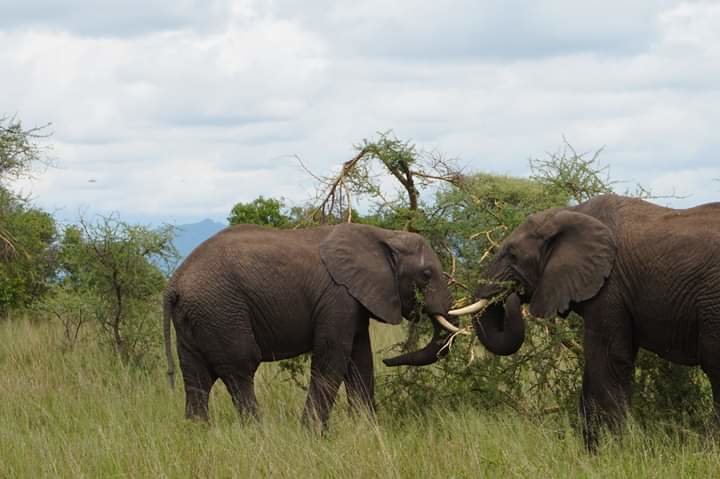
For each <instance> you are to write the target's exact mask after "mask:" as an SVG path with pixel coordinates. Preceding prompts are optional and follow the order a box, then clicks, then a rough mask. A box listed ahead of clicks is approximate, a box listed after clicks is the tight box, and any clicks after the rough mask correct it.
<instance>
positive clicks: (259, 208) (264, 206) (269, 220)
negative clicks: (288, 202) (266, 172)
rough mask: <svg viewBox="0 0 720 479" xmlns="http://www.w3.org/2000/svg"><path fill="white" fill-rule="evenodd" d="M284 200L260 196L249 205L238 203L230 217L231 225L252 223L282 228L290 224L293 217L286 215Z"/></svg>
mask: <svg viewBox="0 0 720 479" xmlns="http://www.w3.org/2000/svg"><path fill="white" fill-rule="evenodd" d="M285 209H286V208H285V203H284V201H283V200H282V199H275V198H264V197H262V196H258V197H257V198H255V199H254V200H253V201H251V202H249V203H237V204H236V205H235V206H233V208H232V210H231V211H230V216H228V222H229V223H230V224H231V225H237V224H243V223H250V224H255V225H263V226H272V227H275V228H282V227H285V226H287V225H288V224H290V222H291V217H290V216H288V215H286V214H285V213H284V212H283V211H284V210H285Z"/></svg>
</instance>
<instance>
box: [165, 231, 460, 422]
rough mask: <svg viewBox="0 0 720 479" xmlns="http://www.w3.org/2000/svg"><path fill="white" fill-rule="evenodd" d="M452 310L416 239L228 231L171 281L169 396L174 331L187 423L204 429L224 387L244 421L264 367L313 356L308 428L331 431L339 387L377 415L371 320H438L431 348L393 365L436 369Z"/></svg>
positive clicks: (386, 234)
mask: <svg viewBox="0 0 720 479" xmlns="http://www.w3.org/2000/svg"><path fill="white" fill-rule="evenodd" d="M417 291H420V292H421V293H422V295H421V296H422V297H423V299H424V301H422V304H418V295H417V294H416V292H417ZM450 303H451V295H450V292H449V290H448V288H447V284H446V281H445V278H444V277H443V274H442V269H441V265H440V261H439V259H438V257H437V255H436V254H435V253H434V252H433V250H432V249H431V247H430V246H429V245H428V243H427V242H426V241H425V240H424V239H423V238H422V237H421V236H419V235H417V234H414V233H407V232H398V231H389V230H384V229H381V228H376V227H372V226H366V225H354V224H343V225H338V226H324V227H318V228H310V229H301V230H274V229H269V228H264V227H259V226H255V225H238V226H234V227H230V228H227V229H225V230H223V231H221V232H220V233H218V234H217V235H215V236H213V237H212V238H210V239H208V240H207V241H205V242H204V243H203V244H201V245H200V246H198V247H197V248H196V249H195V251H193V252H192V253H191V254H190V256H188V258H187V259H186V260H185V261H184V262H183V263H182V264H181V265H180V267H179V268H178V269H177V271H176V272H175V274H174V275H173V276H172V278H171V279H170V282H169V284H168V287H167V290H166V293H165V299H164V316H165V318H164V330H165V348H166V354H167V357H168V365H169V369H168V375H169V378H170V381H171V384H172V382H173V375H174V366H173V355H172V350H171V339H170V321H171V320H172V323H173V325H174V327H175V332H176V336H177V353H178V356H179V358H180V368H181V370H182V374H183V379H184V384H185V397H186V405H185V412H186V416H187V417H190V418H200V419H207V416H208V395H209V393H210V389H211V388H212V386H213V384H214V383H215V381H216V380H217V379H218V378H219V379H221V380H222V381H223V382H224V383H225V385H226V387H227V388H228V391H229V392H230V395H231V397H232V399H233V402H234V404H235V406H236V407H237V409H238V410H239V411H240V412H241V413H243V414H250V415H256V414H257V401H256V398H255V393H254V387H253V378H254V375H255V371H256V370H257V368H258V366H259V365H260V363H261V362H265V361H275V360H280V359H285V358H291V357H294V356H297V355H299V354H302V353H306V352H312V361H311V376H310V387H309V390H308V395H307V400H306V403H305V408H304V411H303V421H304V422H308V421H315V420H318V421H320V422H321V423H322V424H323V425H325V424H326V422H327V419H328V416H329V413H330V410H331V408H332V405H333V402H334V400H335V396H336V394H337V391H338V388H339V386H340V384H341V383H342V382H343V381H344V382H345V385H346V388H347V392H348V398H349V400H350V401H351V403H352V404H353V405H356V406H361V407H366V408H368V409H370V410H373V394H374V378H373V360H372V351H371V347H370V336H369V332H368V323H369V319H370V318H371V317H372V318H377V319H378V320H380V321H382V322H385V323H389V324H398V323H400V322H401V321H402V319H403V317H406V318H415V316H416V315H415V314H414V313H415V311H416V309H417V308H418V307H422V311H423V312H424V313H425V314H427V315H429V316H430V317H431V318H433V319H434V320H433V326H434V331H435V333H434V335H433V338H432V339H431V341H430V342H429V343H428V345H427V346H425V347H424V348H423V349H421V350H419V351H414V352H411V353H408V354H405V355H402V356H399V357H397V358H393V359H388V360H386V361H385V362H386V363H387V364H389V365H398V364H411V365H423V364H430V363H432V362H434V361H436V360H437V358H438V357H439V356H442V354H443V352H444V351H445V350H444V349H443V346H444V345H445V343H446V342H447V340H448V339H449V337H450V334H449V331H448V330H450V331H454V330H456V327H455V325H454V324H451V323H450V322H448V320H447V319H446V316H447V311H448V309H449V307H450ZM415 319H417V318H415ZM441 326H443V327H444V328H447V329H443V327H441Z"/></svg>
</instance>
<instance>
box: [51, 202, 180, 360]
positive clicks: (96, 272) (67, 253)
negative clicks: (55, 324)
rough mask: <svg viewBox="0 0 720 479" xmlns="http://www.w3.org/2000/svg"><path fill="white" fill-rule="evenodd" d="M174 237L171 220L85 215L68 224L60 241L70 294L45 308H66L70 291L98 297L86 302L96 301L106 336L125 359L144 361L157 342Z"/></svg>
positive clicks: (57, 311) (59, 310)
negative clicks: (154, 224) (139, 221)
mask: <svg viewBox="0 0 720 479" xmlns="http://www.w3.org/2000/svg"><path fill="white" fill-rule="evenodd" d="M172 238H173V228H172V227H171V226H164V227H161V228H158V229H151V228H147V227H144V226H138V225H130V224H128V223H125V222H123V221H120V220H119V219H117V218H116V217H114V216H110V217H101V218H100V219H98V220H97V221H96V222H89V221H87V220H85V219H81V220H80V223H79V225H77V226H69V227H67V228H66V229H65V232H64V234H63V238H62V241H61V246H60V252H59V262H60V267H61V277H62V284H61V286H62V287H63V288H64V290H65V292H66V294H65V295H59V298H60V300H59V302H56V303H54V302H52V301H49V302H48V303H47V304H46V308H47V309H48V310H50V311H51V312H52V313H53V314H55V315H60V314H61V313H62V312H64V313H65V314H67V313H68V312H67V308H65V307H64V306H65V304H64V302H63V301H64V300H63V298H65V299H67V292H68V291H69V292H74V293H75V295H76V296H79V297H84V298H93V300H92V301H86V303H87V302H90V303H92V304H94V305H95V311H94V314H93V316H94V319H95V321H96V323H97V325H98V326H99V331H100V332H101V338H102V339H103V342H105V343H106V344H109V345H111V346H112V349H113V351H115V353H117V355H118V357H119V358H120V359H121V360H122V361H123V362H124V363H134V364H139V363H141V362H142V361H143V359H144V358H145V355H146V354H147V353H148V352H149V351H150V350H151V349H152V345H153V343H154V342H157V341H156V339H157V334H155V333H156V329H157V328H156V325H157V316H159V314H160V312H159V304H160V303H161V301H160V294H161V292H162V290H163V289H164V287H165V283H166V278H165V275H164V273H163V270H165V271H168V270H170V268H169V267H167V265H168V264H170V263H172V262H174V261H175V260H176V259H177V258H178V255H177V251H176V250H175V247H174V246H173V244H172ZM163 265H166V267H165V268H162V266H163ZM70 313H71V312H70ZM86 317H87V315H84V316H83V318H86ZM83 318H74V319H73V318H72V317H71V318H65V321H73V320H77V321H80V320H83ZM67 329H68V326H67V324H66V330H67ZM70 329H71V330H72V329H73V328H70ZM78 329H79V326H78Z"/></svg>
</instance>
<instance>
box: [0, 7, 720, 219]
mask: <svg viewBox="0 0 720 479" xmlns="http://www.w3.org/2000/svg"><path fill="white" fill-rule="evenodd" d="M31 3H33V2H31ZM76 3H77V5H76V6H77V8H76V9H74V10H73V11H74V12H75V13H73V14H72V15H70V16H68V14H66V13H62V12H59V11H55V10H53V9H52V8H48V9H46V10H47V14H46V15H44V16H40V17H38V18H34V17H32V16H30V15H29V14H24V13H23V11H21V10H22V9H19V10H18V9H16V10H15V15H14V17H12V16H11V17H5V20H4V21H2V22H0V44H2V45H3V48H2V49H1V50H0V64H2V65H3V66H4V72H10V74H4V75H2V76H0V91H2V92H3V98H4V100H5V101H4V103H3V104H2V106H0V108H2V110H0V114H15V113H16V114H18V115H19V117H20V118H21V119H22V120H23V121H24V122H25V123H26V124H27V125H32V124H43V123H46V122H48V121H51V122H53V126H52V130H53V131H54V135H53V137H52V138H51V139H50V142H51V143H52V144H53V145H54V148H55V150H54V155H55V157H56V158H57V163H58V166H59V168H57V169H51V170H49V171H47V172H46V173H44V174H42V175H41V176H40V177H39V178H38V179H37V180H35V181H32V182H25V183H24V184H23V185H22V187H23V188H24V189H25V190H26V191H28V190H31V191H32V192H33V195H34V196H35V198H36V199H37V201H38V203H40V204H41V205H45V206H46V207H49V208H52V209H55V208H62V210H61V211H62V214H64V215H67V217H68V218H71V217H73V216H74V215H75V213H76V211H77V210H78V208H79V207H80V206H81V205H84V206H87V207H88V208H89V209H90V210H91V211H97V212H103V213H107V212H110V211H119V212H120V214H121V215H122V216H123V217H126V218H130V219H133V218H137V219H149V220H152V221H162V220H168V219H174V220H177V221H179V222H184V221H189V220H194V219H202V218H203V217H206V216H210V217H213V218H224V217H225V216H226V215H227V212H228V211H229V209H230V207H231V206H232V204H234V203H235V202H237V201H250V200H252V199H253V198H254V197H256V196H257V195H259V194H263V195H265V196H285V197H286V198H288V199H289V200H290V201H291V202H295V203H300V202H302V201H303V200H305V199H306V198H308V197H309V195H310V188H311V186H312V182H311V181H310V179H309V178H307V177H305V176H303V174H302V172H301V171H300V170H299V168H298V167H297V165H296V163H295V161H294V160H293V159H292V158H290V157H289V155H293V154H297V155H299V156H301V157H302V158H303V160H304V161H305V163H306V164H308V165H309V166H310V167H311V168H312V169H313V170H314V171H316V172H320V173H324V172H327V171H328V170H329V169H330V168H333V167H336V166H337V165H339V164H340V163H341V162H342V161H345V160H346V159H348V158H350V156H351V155H352V154H353V151H352V145H353V144H354V143H357V142H359V141H360V140H361V139H362V138H364V137H368V136H372V135H373V134H374V133H375V132H376V131H378V130H385V129H388V128H392V129H394V131H395V133H396V134H397V135H398V136H399V137H401V138H404V139H412V140H414V141H416V142H417V143H418V144H419V146H421V147H425V148H428V149H437V150H439V151H441V152H443V153H445V154H446V155H448V156H454V157H460V158H461V163H462V164H464V165H466V166H467V168H468V169H482V170H489V171H496V172H501V173H511V174H525V173H527V170H528V165H527V159H528V157H530V156H542V155H543V154H544V152H545V151H554V150H556V149H557V147H558V145H560V144H561V143H562V136H563V135H565V136H566V137H567V138H568V140H569V141H570V142H571V143H572V144H573V145H574V146H575V147H576V148H577V149H579V150H592V149H596V148H599V147H601V146H603V145H605V146H606V149H605V152H604V153H603V155H602V156H601V158H602V159H603V161H605V162H606V163H608V164H609V165H610V166H611V172H612V174H613V176H614V177H617V178H619V179H623V180H627V181H628V185H632V184H633V183H634V182H640V183H643V184H645V185H647V186H650V187H652V188H653V190H658V191H657V193H659V194H667V193H669V192H671V191H672V190H673V189H675V191H677V192H681V193H683V194H684V192H687V191H697V193H696V194H694V195H693V196H692V197H691V198H688V199H686V200H676V201H675V202H674V204H677V205H689V204H694V203H696V202H698V201H700V200H703V201H705V200H711V199H713V198H717V197H718V191H717V190H718V184H717V182H714V181H713V180H712V178H715V177H720V172H718V171H717V169H716V168H717V167H716V166H715V165H716V164H720V162H716V158H715V156H716V152H717V151H718V147H720V140H718V137H717V134H716V125H717V124H718V123H719V121H720V108H719V107H720V93H718V91H717V85H716V83H717V79H718V78H720V51H718V50H719V49H720V46H719V45H720V31H718V30H717V29H716V28H714V26H715V25H717V24H718V21H719V20H720V6H719V5H718V4H716V3H701V2H690V3H678V2H669V1H659V2H636V3H632V4H627V2H593V3H591V4H588V3H587V2H583V4H582V5H580V4H578V3H574V2H567V1H565V2H563V1H559V0H558V1H553V2H543V8H539V7H537V6H535V3H530V2H521V1H513V2H509V3H508V2H492V1H486V2H468V1H461V0H457V1H454V2H451V3H432V4H429V3H427V2H424V3H413V2H408V1H403V2H394V3H392V4H387V2H377V1H375V0H373V1H369V2H359V3H358V2H312V3H310V4H308V3H307V2H302V3H300V2H292V1H286V0H276V1H274V2H259V1H257V2H256V1H250V0H248V1H245V2H223V1H219V0H218V1H216V2H213V3H212V5H211V6H210V7H209V8H208V9H207V10H205V9H204V8H203V5H204V4H202V5H201V4H200V3H195V2H192V1H185V2H181V3H180V4H178V6H177V9H176V7H175V4H174V3H173V4H171V3H165V4H163V3H157V4H155V5H157V6H156V8H155V9H150V10H149V11H148V12H147V17H146V18H139V17H138V18H136V17H137V14H136V13H133V12H136V11H137V9H133V7H132V5H129V6H127V7H125V6H123V5H124V4H123V3H122V2H117V3H113V4H112V5H114V6H113V7H112V8H111V9H110V10H108V11H109V14H105V15H101V14H98V13H97V12H95V13H93V12H89V13H87V14H83V13H82V12H83V11H84V10H83V9H82V8H81V7H82V2H80V1H79V0H78V1H77V2H76ZM640 3H642V4H640ZM50 4H51V2H47V3H45V2H42V3H38V5H36V6H38V7H39V8H40V10H38V11H41V10H42V6H43V5H45V6H48V5H50ZM581 6H582V8H581ZM18 8H19V7H18ZM42 11H45V10H42ZM53 12H55V13H53ZM98 15H100V17H98ZM112 17H117V18H121V19H124V20H123V21H121V22H118V26H117V28H111V27H110V26H109V24H110V23H112V22H111V20H112ZM8 18H14V19H15V20H13V21H11V20H9V19H8ZM135 18H136V20H137V22H136V23H139V24H142V28H140V27H139V26H137V27H133V25H134V23H133V22H134V20H132V19H135ZM13 22H14V23H13ZM123 22H125V23H126V24H127V25H125V27H123ZM88 180H96V181H95V182H88ZM673 182H674V183H673Z"/></svg>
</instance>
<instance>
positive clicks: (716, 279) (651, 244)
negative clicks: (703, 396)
mask: <svg viewBox="0 0 720 479" xmlns="http://www.w3.org/2000/svg"><path fill="white" fill-rule="evenodd" d="M486 277H487V279H488V280H489V283H488V284H485V285H481V286H480V287H479V288H478V289H477V291H476V293H475V298H476V299H478V300H479V301H478V302H477V303H475V304H474V305H471V306H470V307H468V308H463V309H462V310H458V311H454V312H453V311H451V312H450V314H453V313H454V314H456V315H457V314H468V313H478V312H479V311H481V310H483V308H485V309H484V311H483V312H482V313H481V314H479V315H478V316H477V317H476V318H474V320H473V324H474V326H475V329H476V333H477V335H478V338H479V339H480V340H481V342H482V343H483V344H484V345H485V346H486V347H487V349H489V350H490V351H491V352H494V353H496V354H512V353H514V352H515V351H517V350H518V349H519V348H520V346H521V345H522V343H523V340H524V324H523V319H522V314H521V303H529V306H530V308H529V309H530V313H531V314H532V315H533V316H536V317H551V316H555V315H561V316H564V315H567V314H568V313H569V312H570V311H575V312H577V313H578V314H579V315H580V316H582V317H583V319H584V321H583V324H584V354H585V370H584V374H583V386H582V401H581V413H582V415H583V416H584V418H585V440H586V444H587V445H588V447H589V448H590V449H594V448H595V446H596V442H597V429H598V427H599V426H600V425H601V424H608V425H611V426H616V425H618V424H619V423H620V422H621V421H622V418H623V416H624V411H625V409H626V407H627V405H628V402H629V399H630V387H631V382H632V378H633V370H634V365H635V357H636V355H637V351H638V348H639V347H642V348H645V349H647V350H650V351H653V352H655V353H656V354H658V355H659V356H660V357H662V358H664V359H667V360H669V361H672V362H674V363H678V364H685V365H700V366H701V367H702V369H703V371H704V372H705V374H706V375H707V376H708V378H709V379H710V382H711V384H712V391H713V396H714V402H715V410H716V415H720V203H709V204H705V205H701V206H697V207H695V208H690V209H670V208H664V207H661V206H657V205H654V204H651V203H648V202H646V201H642V200H639V199H635V198H626V197H622V196H617V195H604V196H599V197H596V198H593V199H591V200H589V201H587V202H585V203H582V204H579V205H577V206H574V207H569V208H555V209H550V210H546V211H543V212H540V213H537V214H534V215H532V216H530V217H529V218H528V219H527V220H526V221H525V222H524V223H523V224H521V225H520V226H519V227H518V228H517V229H516V230H515V231H513V233H512V234H510V236H508V237H507V238H506V240H505V241H504V242H503V244H502V245H501V247H500V249H499V252H498V253H497V255H496V256H495V258H494V259H493V261H492V262H491V263H490V265H489V266H488V267H487V269H486ZM507 282H510V283H512V284H514V287H513V288H512V290H511V292H510V294H509V295H508V296H507V298H506V300H505V304H504V305H503V304H490V305H489V306H487V303H488V301H487V299H488V298H492V297H494V296H496V295H498V294H505V293H506V292H507V291H506V288H507V286H506V285H507ZM500 283H504V284H500Z"/></svg>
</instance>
